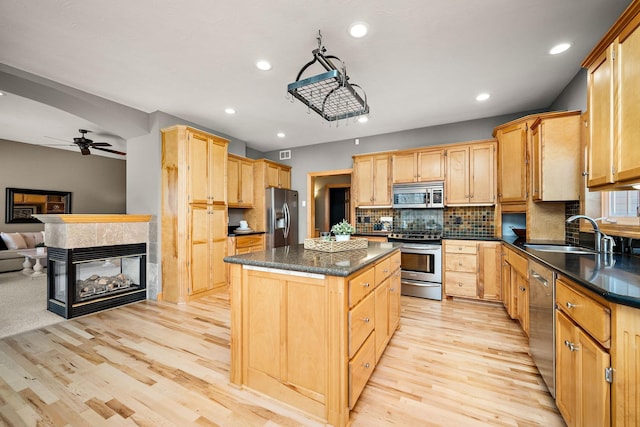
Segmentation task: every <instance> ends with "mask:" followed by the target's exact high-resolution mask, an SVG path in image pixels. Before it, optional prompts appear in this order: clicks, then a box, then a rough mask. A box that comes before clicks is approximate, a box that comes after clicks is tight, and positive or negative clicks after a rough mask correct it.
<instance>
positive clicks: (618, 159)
mask: <svg viewBox="0 0 640 427" xmlns="http://www.w3.org/2000/svg"><path fill="white" fill-rule="evenodd" d="M639 25H640V2H637V1H634V2H633V3H632V4H631V5H630V6H629V7H628V8H627V10H626V11H625V12H624V13H623V14H622V16H621V17H620V18H619V19H618V21H617V22H616V23H614V25H613V26H612V27H611V29H610V30H609V32H607V34H605V36H604V37H603V38H602V40H601V41H600V42H599V43H598V44H597V45H596V47H595V48H594V49H593V51H592V52H591V53H590V54H589V55H588V56H587V58H586V59H585V60H584V61H583V63H582V66H583V67H585V68H587V69H588V73H587V76H588V94H587V110H588V111H589V140H588V152H589V163H588V164H589V165H588V174H589V178H588V183H587V185H588V187H590V188H615V187H624V186H625V185H630V184H634V183H637V182H638V181H639V180H640V144H638V139H640V129H639V128H638V126H637V123H638V122H639V121H640V80H639V79H638V72H637V69H638V66H639V64H640V31H639V30H638V26H639Z"/></svg>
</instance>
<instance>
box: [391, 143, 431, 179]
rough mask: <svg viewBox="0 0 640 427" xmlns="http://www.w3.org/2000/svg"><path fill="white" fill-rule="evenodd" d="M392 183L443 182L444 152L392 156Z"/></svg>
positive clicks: (408, 153) (416, 152)
mask: <svg viewBox="0 0 640 427" xmlns="http://www.w3.org/2000/svg"><path fill="white" fill-rule="evenodd" d="M392 164H393V173H392V176H393V183H394V184H404V183H410V182H429V181H443V180H444V150H443V149H429V150H420V151H407V152H402V153H396V154H394V155H393V156H392Z"/></svg>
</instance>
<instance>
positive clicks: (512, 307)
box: [501, 245, 529, 335]
mask: <svg viewBox="0 0 640 427" xmlns="http://www.w3.org/2000/svg"><path fill="white" fill-rule="evenodd" d="M502 246H503V247H502V279H501V280H502V292H503V293H502V302H503V304H504V307H505V309H506V311H507V314H509V317H511V318H512V319H517V320H518V321H519V322H520V326H521V327H522V329H523V330H524V331H525V332H526V334H527V335H528V334H529V300H528V298H529V292H528V289H529V261H528V259H527V257H524V256H522V255H520V254H518V253H517V252H516V251H514V250H512V249H509V248H508V247H506V245H502Z"/></svg>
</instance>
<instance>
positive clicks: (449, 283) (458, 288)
mask: <svg viewBox="0 0 640 427" xmlns="http://www.w3.org/2000/svg"><path fill="white" fill-rule="evenodd" d="M476 282H477V280H476V274H475V273H460V272H457V271H451V272H449V271H447V272H446V273H445V282H444V293H445V294H446V295H449V296H459V297H475V296H476V295H477V283H476Z"/></svg>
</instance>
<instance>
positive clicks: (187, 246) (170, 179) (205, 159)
mask: <svg viewBox="0 0 640 427" xmlns="http://www.w3.org/2000/svg"><path fill="white" fill-rule="evenodd" d="M228 143H229V141H227V140H226V139H223V138H220V137H218V136H215V135H211V134H208V133H206V132H203V131H201V130H198V129H194V128H191V127H188V126H182V125H180V126H173V127H170V128H167V129H163V130H162V208H161V216H162V218H161V224H162V299H163V300H164V301H169V302H175V303H182V302H187V301H190V300H193V299H196V298H200V297H202V296H205V295H208V294H210V293H213V292H216V291H218V290H219V289H224V287H225V286H226V280H227V279H226V268H225V267H224V261H223V258H224V257H225V253H226V239H227V181H226V176H227V173H226V168H227V145H228Z"/></svg>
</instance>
